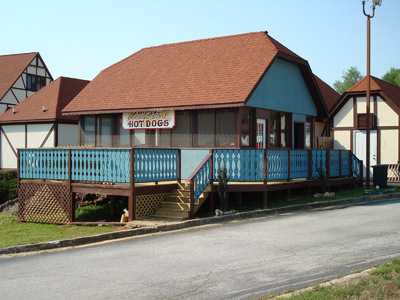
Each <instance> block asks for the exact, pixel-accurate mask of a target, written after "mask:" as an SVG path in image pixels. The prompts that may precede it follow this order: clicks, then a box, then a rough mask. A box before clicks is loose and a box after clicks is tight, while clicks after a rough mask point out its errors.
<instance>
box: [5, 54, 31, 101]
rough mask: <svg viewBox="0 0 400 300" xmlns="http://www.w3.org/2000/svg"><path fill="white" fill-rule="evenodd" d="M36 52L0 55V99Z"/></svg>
mask: <svg viewBox="0 0 400 300" xmlns="http://www.w3.org/2000/svg"><path fill="white" fill-rule="evenodd" d="M36 55H38V53H37V52H31V53H21V54H10V55H0V99H1V98H2V97H3V96H4V95H5V93H6V92H7V91H8V90H9V89H10V88H11V87H12V85H13V84H14V82H15V81H16V80H17V79H18V77H19V76H20V75H21V73H22V72H23V71H24V70H25V69H26V68H27V67H28V65H29V63H30V62H31V61H32V60H33V59H34V58H35V57H36Z"/></svg>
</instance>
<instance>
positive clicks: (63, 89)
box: [0, 77, 89, 124]
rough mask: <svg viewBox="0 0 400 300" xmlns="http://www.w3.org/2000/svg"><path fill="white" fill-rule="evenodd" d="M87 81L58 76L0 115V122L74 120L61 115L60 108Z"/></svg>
mask: <svg viewBox="0 0 400 300" xmlns="http://www.w3.org/2000/svg"><path fill="white" fill-rule="evenodd" d="M88 83H89V81H87V80H81V79H75V78H67V77H59V78H58V79H57V80H55V81H53V82H51V83H49V84H48V85H47V86H45V87H43V88H42V89H41V90H39V91H38V92H36V93H35V94H33V95H32V96H30V97H28V98H27V99H26V100H25V101H24V102H22V103H20V104H18V105H16V106H15V107H14V108H10V109H8V110H7V111H5V112H4V113H3V114H1V115H0V123H3V124H4V123H19V122H37V121H52V120H74V118H72V119H71V117H63V116H62V115H61V110H62V109H63V108H64V107H65V105H67V104H68V103H69V102H70V101H71V100H72V98H73V97H75V96H76V95H77V94H78V93H79V92H80V91H81V90H82V89H83V88H84V87H85V86H86V85H87V84H88Z"/></svg>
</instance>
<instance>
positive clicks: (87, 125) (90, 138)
mask: <svg viewBox="0 0 400 300" xmlns="http://www.w3.org/2000/svg"><path fill="white" fill-rule="evenodd" d="M95 142H96V119H95V117H83V118H82V119H81V144H82V145H85V146H94V145H95Z"/></svg>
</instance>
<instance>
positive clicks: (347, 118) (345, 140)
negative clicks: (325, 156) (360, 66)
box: [331, 76, 400, 174]
mask: <svg viewBox="0 0 400 300" xmlns="http://www.w3.org/2000/svg"><path fill="white" fill-rule="evenodd" d="M370 80H371V98H370V99H371V100H370V122H369V124H370V133H371V134H370V149H371V157H370V161H371V166H373V165H376V164H397V163H398V162H399V158H400V144H399V143H400V138H399V134H400V123H399V122H400V119H399V114H400V87H398V86H395V85H392V84H390V83H388V82H386V81H384V80H382V79H379V78H376V77H373V76H371V77H370ZM367 85H368V78H367V77H364V78H363V79H362V80H360V81H359V82H358V83H356V84H355V85H354V86H352V87H351V88H349V89H348V90H347V91H346V92H344V93H343V95H342V96H341V97H340V98H339V100H338V101H337V103H336V104H335V105H334V106H333V108H332V110H331V118H332V127H333V133H334V148H336V149H351V150H352V151H353V152H354V153H355V155H356V156H357V157H359V158H360V159H362V160H363V161H364V162H365V161H366V129H367V123H368V122H367V101H366V90H367ZM364 174H365V172H364Z"/></svg>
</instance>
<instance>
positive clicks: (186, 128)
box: [171, 111, 192, 147]
mask: <svg viewBox="0 0 400 300" xmlns="http://www.w3.org/2000/svg"><path fill="white" fill-rule="evenodd" d="M191 123H192V117H191V112H190V111H177V112H176V113H175V127H174V129H172V141H171V144H172V146H173V147H191V146H192V126H191Z"/></svg>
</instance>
